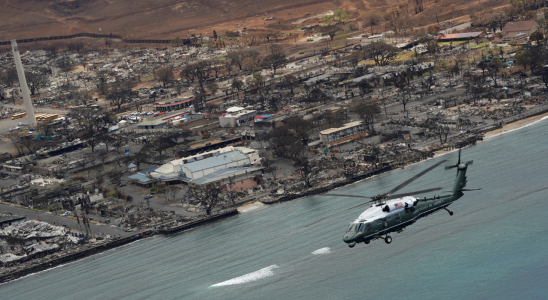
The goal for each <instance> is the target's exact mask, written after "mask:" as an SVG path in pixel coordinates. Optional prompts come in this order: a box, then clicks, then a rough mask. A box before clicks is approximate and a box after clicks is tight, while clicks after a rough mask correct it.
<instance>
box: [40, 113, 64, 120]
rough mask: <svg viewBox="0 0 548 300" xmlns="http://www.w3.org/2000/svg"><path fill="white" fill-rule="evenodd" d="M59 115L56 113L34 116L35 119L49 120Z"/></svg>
mask: <svg viewBox="0 0 548 300" xmlns="http://www.w3.org/2000/svg"><path fill="white" fill-rule="evenodd" d="M58 117H59V115H58V114H40V115H38V116H36V121H49V120H53V119H57V118H58Z"/></svg>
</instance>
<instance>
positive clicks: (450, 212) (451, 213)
mask: <svg viewBox="0 0 548 300" xmlns="http://www.w3.org/2000/svg"><path fill="white" fill-rule="evenodd" d="M443 209H445V210H446V211H447V212H448V213H449V215H450V216H452V215H453V212H452V211H450V210H448V209H447V207H444V208H443Z"/></svg>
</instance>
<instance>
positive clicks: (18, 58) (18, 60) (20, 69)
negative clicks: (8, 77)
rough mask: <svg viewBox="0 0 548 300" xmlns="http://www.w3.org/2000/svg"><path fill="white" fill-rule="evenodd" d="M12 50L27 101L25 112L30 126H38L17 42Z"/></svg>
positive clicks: (13, 44) (14, 42) (13, 43)
mask: <svg viewBox="0 0 548 300" xmlns="http://www.w3.org/2000/svg"><path fill="white" fill-rule="evenodd" d="M11 49H12V50H13V60H14V61H15V68H16V69H17V76H18V77H19V86H20V88H21V93H23V101H25V112H26V113H27V117H28V118H29V124H30V125H31V126H36V117H35V116H34V107H33V106H32V100H30V92H29V87H28V85H27V79H26V78H25V70H23V64H22V63H21V56H20V55H19V49H18V48H17V41H16V40H12V41H11Z"/></svg>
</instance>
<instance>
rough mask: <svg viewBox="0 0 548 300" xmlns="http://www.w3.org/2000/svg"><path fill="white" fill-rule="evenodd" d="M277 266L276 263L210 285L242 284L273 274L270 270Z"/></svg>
mask: <svg viewBox="0 0 548 300" xmlns="http://www.w3.org/2000/svg"><path fill="white" fill-rule="evenodd" d="M277 268H278V266H277V265H272V266H269V267H266V268H263V269H260V270H258V271H255V272H251V273H249V274H245V275H242V276H240V277H236V278H233V279H230V280H227V281H223V282H220V283H216V284H214V285H212V287H218V286H227V285H235V284H242V283H247V282H252V281H257V280H259V279H262V278H265V277H269V276H272V275H274V272H273V271H272V270H273V269H277Z"/></svg>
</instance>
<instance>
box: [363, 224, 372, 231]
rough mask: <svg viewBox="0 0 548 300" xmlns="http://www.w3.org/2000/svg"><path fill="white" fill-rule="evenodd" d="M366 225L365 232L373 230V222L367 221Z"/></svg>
mask: <svg viewBox="0 0 548 300" xmlns="http://www.w3.org/2000/svg"><path fill="white" fill-rule="evenodd" d="M364 227H365V229H364V231H365V232H368V231H369V230H371V224H369V223H365V224H364Z"/></svg>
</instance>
